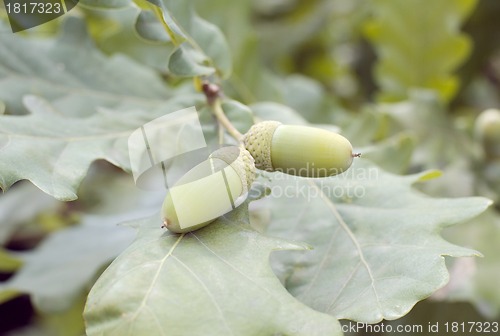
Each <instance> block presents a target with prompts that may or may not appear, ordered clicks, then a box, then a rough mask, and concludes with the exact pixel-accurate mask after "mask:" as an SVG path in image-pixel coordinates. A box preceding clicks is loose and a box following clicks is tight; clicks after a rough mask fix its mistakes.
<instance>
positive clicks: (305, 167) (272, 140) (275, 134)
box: [243, 121, 360, 177]
mask: <svg viewBox="0 0 500 336" xmlns="http://www.w3.org/2000/svg"><path fill="white" fill-rule="evenodd" d="M243 143H244V145H245V148H246V149H247V150H248V151H249V152H250V154H252V156H253V157H254V159H255V166H256V167H257V168H259V169H262V170H266V171H271V172H272V171H280V172H283V173H286V174H290V175H296V176H303V177H326V176H333V175H337V174H340V173H342V172H344V171H346V170H347V169H348V168H349V167H350V166H351V164H352V160H353V158H354V157H358V156H360V154H353V152H352V145H351V143H350V142H349V140H347V139H346V138H344V137H343V136H341V135H339V134H337V133H333V132H330V131H327V130H324V129H320V128H314V127H307V126H295V125H283V124H281V123H280V122H278V121H263V122H260V123H257V124H255V125H253V126H252V127H251V128H250V130H249V131H248V132H247V133H246V134H245V135H244V137H243Z"/></svg>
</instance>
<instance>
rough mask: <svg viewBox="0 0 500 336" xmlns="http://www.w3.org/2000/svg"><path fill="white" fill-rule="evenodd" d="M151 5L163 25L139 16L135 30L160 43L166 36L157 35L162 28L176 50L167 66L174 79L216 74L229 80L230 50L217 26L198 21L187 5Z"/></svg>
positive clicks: (156, 0)
mask: <svg viewBox="0 0 500 336" xmlns="http://www.w3.org/2000/svg"><path fill="white" fill-rule="evenodd" d="M150 2H151V3H153V4H154V5H153V6H155V7H154V8H153V10H154V11H156V12H157V13H159V15H161V18H162V21H163V22H159V21H158V20H157V18H155V17H154V16H153V15H151V14H140V15H139V17H138V21H137V25H136V27H137V30H138V33H139V34H140V35H141V36H142V37H144V38H151V39H152V40H153V41H158V40H160V41H162V40H165V36H164V35H162V34H161V33H160V32H159V29H160V27H159V25H162V26H163V28H164V30H165V31H166V33H167V35H168V36H169V39H170V40H171V41H172V42H173V44H174V45H175V46H177V47H178V49H177V50H176V51H174V53H173V54H172V55H171V57H170V59H169V63H168V69H169V70H170V72H171V73H172V74H173V75H175V76H179V77H194V76H206V75H210V74H212V73H214V72H217V73H218V74H219V76H221V77H222V78H227V77H229V75H230V73H231V69H232V59H231V50H230V48H229V45H228V44H227V41H226V38H225V37H224V34H222V32H221V31H220V29H219V28H218V27H217V26H216V25H214V24H212V23H210V22H208V21H206V20H204V19H202V18H201V17H199V16H198V15H197V14H196V12H195V11H194V9H193V7H192V5H191V4H189V3H188V4H186V3H182V2H176V1H171V0H152V1H150ZM162 23H163V24H162Z"/></svg>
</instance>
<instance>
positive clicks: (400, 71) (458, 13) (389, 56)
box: [365, 0, 476, 102]
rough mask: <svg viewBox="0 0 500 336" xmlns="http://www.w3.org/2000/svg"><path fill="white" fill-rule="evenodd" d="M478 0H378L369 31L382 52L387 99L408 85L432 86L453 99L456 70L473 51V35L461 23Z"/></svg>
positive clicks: (378, 70)
mask: <svg viewBox="0 0 500 336" xmlns="http://www.w3.org/2000/svg"><path fill="white" fill-rule="evenodd" d="M475 4H476V0H443V1H432V2H431V3H429V4H426V5H425V6H422V2H421V1H418V0H410V1H400V0H389V1H385V0H384V1H373V2H371V5H372V10H373V15H374V17H373V19H372V20H371V21H369V22H367V23H366V29H365V33H366V36H367V38H368V39H369V40H370V42H371V43H372V44H373V45H374V47H375V50H376V53H377V55H378V59H379V61H378V63H377V65H376V67H375V77H376V80H377V83H378V85H379V86H380V89H381V92H380V93H379V98H380V99H381V100H384V101H398V100H402V99H404V98H406V97H407V94H408V89H411V88H428V89H433V90H435V91H436V92H438V93H439V96H440V98H441V100H442V101H444V102H448V101H449V100H450V99H452V98H453V97H454V95H455V93H456V92H457V90H458V88H459V80H458V78H457V77H455V76H454V75H453V71H454V70H455V69H456V68H457V67H458V66H459V65H460V64H461V63H462V62H463V61H464V60H465V58H466V57H467V56H468V54H469V52H470V49H471V45H470V41H469V39H468V38H467V37H466V36H465V35H464V34H461V33H460V24H461V23H462V22H463V20H464V19H465V18H466V17H467V16H468V15H469V14H470V13H471V12H472V10H473V9H474V6H475Z"/></svg>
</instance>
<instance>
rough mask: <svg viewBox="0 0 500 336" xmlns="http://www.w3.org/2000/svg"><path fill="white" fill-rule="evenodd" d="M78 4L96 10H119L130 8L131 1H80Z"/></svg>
mask: <svg viewBox="0 0 500 336" xmlns="http://www.w3.org/2000/svg"><path fill="white" fill-rule="evenodd" d="M79 3H80V4H82V5H83V6H87V7H92V8H97V9H119V8H124V7H128V6H130V4H131V3H132V0H80V1H79Z"/></svg>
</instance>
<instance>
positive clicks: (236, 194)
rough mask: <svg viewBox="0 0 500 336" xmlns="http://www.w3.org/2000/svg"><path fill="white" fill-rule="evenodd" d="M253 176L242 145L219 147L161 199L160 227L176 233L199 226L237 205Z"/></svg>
mask: <svg viewBox="0 0 500 336" xmlns="http://www.w3.org/2000/svg"><path fill="white" fill-rule="evenodd" d="M254 179H255V165H254V159H253V158H252V156H251V155H250V153H249V152H248V151H247V150H246V149H244V148H243V147H235V146H232V147H223V148H220V149H218V150H216V151H215V152H213V153H212V154H211V155H210V156H209V158H208V159H207V160H205V161H203V162H202V163H200V164H198V165H196V166H195V167H193V168H192V169H191V170H189V171H188V172H187V173H186V174H185V175H183V176H182V177H181V178H180V179H179V180H178V181H177V182H176V183H175V185H174V186H173V187H172V188H170V190H169V192H168V194H167V195H166V197H165V200H164V202H163V206H162V210H161V216H162V220H163V226H164V227H166V228H167V229H168V230H170V231H172V232H176V233H184V232H189V231H194V230H197V229H200V228H202V227H204V226H206V225H208V224H210V223H211V222H213V221H214V220H216V219H217V218H218V217H220V216H222V215H224V214H226V213H228V212H229V211H231V210H233V209H235V208H236V207H238V206H239V205H241V204H242V203H243V202H244V201H245V199H246V198H247V196H248V191H249V189H250V186H251V184H252V182H253V181H254Z"/></svg>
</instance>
